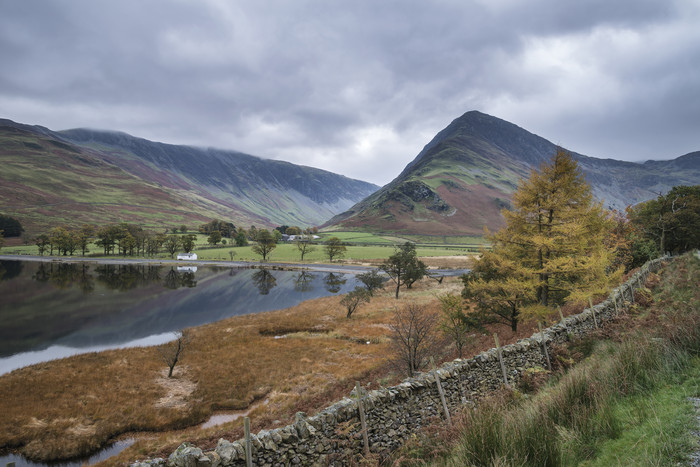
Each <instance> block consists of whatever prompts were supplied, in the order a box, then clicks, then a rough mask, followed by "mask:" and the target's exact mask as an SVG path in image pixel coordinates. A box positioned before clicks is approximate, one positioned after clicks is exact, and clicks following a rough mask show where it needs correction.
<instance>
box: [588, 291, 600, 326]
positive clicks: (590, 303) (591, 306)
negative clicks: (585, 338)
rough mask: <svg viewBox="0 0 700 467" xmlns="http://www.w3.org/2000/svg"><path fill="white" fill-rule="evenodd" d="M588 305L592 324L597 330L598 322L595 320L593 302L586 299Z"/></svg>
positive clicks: (589, 298)
mask: <svg viewBox="0 0 700 467" xmlns="http://www.w3.org/2000/svg"><path fill="white" fill-rule="evenodd" d="M588 304H589V305H590V308H589V310H591V314H592V315H593V324H595V328H596V329H598V321H596V319H595V310H594V309H593V300H592V299H591V297H588Z"/></svg>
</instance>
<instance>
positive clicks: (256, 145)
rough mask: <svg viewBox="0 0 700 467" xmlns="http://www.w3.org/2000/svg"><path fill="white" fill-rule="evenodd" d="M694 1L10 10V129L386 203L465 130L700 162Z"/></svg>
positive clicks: (141, 0) (197, 3) (698, 5)
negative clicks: (375, 196) (305, 178)
mask: <svg viewBox="0 0 700 467" xmlns="http://www.w3.org/2000/svg"><path fill="white" fill-rule="evenodd" d="M698 25H700V0H615V1H611V0H528V1H525V0H432V1H428V0H426V1H417V0H416V1H411V0H404V1H395V0H381V1H379V0H353V1H343V0H284V1H282V0H238V1H236V0H119V1H106V0H105V1H99V0H32V1H26V0H21V1H19V0H0V118H8V119H11V120H14V121H16V122H20V123H26V124H32V125H42V126H46V127H48V128H50V129H52V130H64V129H69V128H78V127H85V128H93V129H106V130H116V131H123V132H126V133H129V134H131V135H134V136H138V137H142V138H146V139H149V140H153V141H160V142H165V143H171V144H186V145H192V146H200V147H215V148H221V149H232V150H237V151H241V152H245V153H248V154H253V155H256V156H260V157H265V158H270V159H280V160H286V161H289V162H292V163H295V164H302V165H307V166H312V167H318V168H321V169H325V170H330V171H333V172H336V173H340V174H343V175H346V176H348V177H352V178H357V179H361V180H366V181H369V182H373V183H376V184H379V185H383V184H386V183H388V182H389V181H391V180H392V179H393V178H394V177H396V176H397V175H398V174H399V173H400V172H401V170H402V169H403V168H404V167H405V166H406V164H408V163H409V162H410V161H411V160H413V159H414V158H415V156H416V155H417V154H418V153H419V152H420V150H421V149H422V148H423V146H425V145H426V144H427V143H428V142H429V141H430V140H431V139H432V137H433V136H435V134H436V133H437V132H438V131H440V130H441V129H443V128H444V127H446V126H447V125H448V124H449V123H450V122H451V121H452V120H454V119H455V118H457V117H459V116H460V115H462V114H463V113H465V112H467V111H470V110H479V111H481V112H484V113H487V114H490V115H493V116H495V117H499V118H502V119H504V120H507V121H510V122H512V123H514V124H516V125H518V126H520V127H522V128H524V129H526V130H528V131H530V132H532V133H535V134H538V135H540V136H542V137H544V138H546V139H548V140H550V141H551V142H553V143H555V144H558V145H561V146H564V147H566V148H567V149H570V150H572V151H576V152H579V153H582V154H585V155H588V156H593V157H600V158H613V159H621V160H630V161H643V160H647V159H670V158H674V157H677V156H681V155H683V154H686V153H688V152H692V151H698V150H700V27H699V26H698Z"/></svg>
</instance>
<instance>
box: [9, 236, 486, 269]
mask: <svg viewBox="0 0 700 467" xmlns="http://www.w3.org/2000/svg"><path fill="white" fill-rule="evenodd" d="M330 237H338V238H340V239H341V240H343V242H348V245H347V251H346V252H345V255H344V257H343V258H342V259H343V260H350V261H362V260H368V259H385V258H388V257H389V256H390V255H392V254H393V253H394V248H395V247H396V246H398V245H401V244H403V243H404V242H406V241H408V240H409V239H408V238H399V237H390V236H381V235H376V234H371V233H362V232H332V233H325V234H324V235H322V238H321V239H319V243H317V244H314V245H313V247H314V251H312V252H310V253H309V252H307V253H306V255H305V256H304V262H305V263H314V262H326V263H327V262H328V257H327V256H326V254H325V251H324V248H323V241H324V239H327V238H330ZM463 238H473V237H463ZM227 242H230V239H227ZM477 251H478V246H477V244H476V243H472V244H461V245H460V244H450V245H439V244H422V243H416V252H417V253H418V256H423V257H426V256H461V255H468V254H473V253H475V252H477ZM194 252H195V253H197V256H198V257H199V259H202V260H227V261H229V260H231V259H233V260H234V261H260V259H261V258H260V255H257V254H255V253H253V250H252V247H251V245H248V246H244V247H232V246H228V245H218V246H216V247H212V246H211V245H209V244H208V243H207V236H206V235H201V234H199V235H197V244H196V247H195V250H194ZM232 253H233V256H232V255H231V254H232ZM0 254H18V255H38V254H39V250H38V248H37V247H36V246H35V245H24V246H6V247H4V248H3V249H2V250H0ZM73 256H80V252H75V254H74V255H73ZM87 256H90V257H101V256H103V255H102V248H101V247H98V246H96V245H94V244H93V245H90V247H89V252H88V254H87ZM157 258H162V259H169V258H170V255H169V254H167V253H161V254H159V255H158V256H157ZM299 261H300V255H299V250H298V249H297V247H296V245H295V244H294V243H284V242H280V243H279V244H278V245H277V248H275V249H274V250H273V251H272V253H271V254H270V256H269V261H268V262H272V263H289V262H299Z"/></svg>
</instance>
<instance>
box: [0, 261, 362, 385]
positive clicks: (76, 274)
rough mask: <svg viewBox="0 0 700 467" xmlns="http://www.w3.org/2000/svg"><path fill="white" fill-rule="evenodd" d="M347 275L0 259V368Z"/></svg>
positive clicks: (119, 341) (336, 285) (307, 290)
mask: <svg viewBox="0 0 700 467" xmlns="http://www.w3.org/2000/svg"><path fill="white" fill-rule="evenodd" d="M357 283H358V282H357V281H356V279H355V276H354V274H349V273H345V274H343V273H338V272H309V271H272V270H268V269H231V268H220V267H198V268H197V267H177V266H149V265H129V264H118V265H115V264H95V263H89V264H88V263H62V262H29V261H0V297H2V299H1V300H0V322H2V326H1V327H0V375H1V374H4V373H7V372H10V371H12V370H14V369H16V368H21V367H23V366H26V365H31V364H34V363H39V362H42V361H46V360H52V359H55V358H62V357H66V356H69V355H75V354H78V353H86V352H93V351H100V350H106V349H113V348H119V347H133V346H141V345H158V344H161V343H163V342H167V341H169V340H172V339H173V333H174V332H177V331H179V330H181V329H183V328H187V327H191V326H198V325H201V324H205V323H211V322H213V321H218V320H221V319H224V318H228V317H230V316H236V315H243V314H249V313H258V312H262V311H269V310H275V309H280V308H287V307H291V306H294V305H296V304H298V303H300V302H302V301H304V300H309V299H313V298H318V297H323V296H327V295H331V294H340V293H347V292H349V291H351V290H352V289H353V288H354V287H355V286H356V285H357Z"/></svg>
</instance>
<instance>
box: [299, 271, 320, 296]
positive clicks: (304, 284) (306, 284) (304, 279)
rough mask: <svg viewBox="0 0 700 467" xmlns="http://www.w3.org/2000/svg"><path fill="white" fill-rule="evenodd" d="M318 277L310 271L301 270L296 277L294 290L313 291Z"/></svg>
mask: <svg viewBox="0 0 700 467" xmlns="http://www.w3.org/2000/svg"><path fill="white" fill-rule="evenodd" d="M315 278H316V276H314V275H313V274H311V273H310V272H309V271H301V272H300V273H299V274H297V275H296V277H295V278H294V290H295V291H297V292H311V291H312V290H313V289H314V284H313V280H314V279H315Z"/></svg>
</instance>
